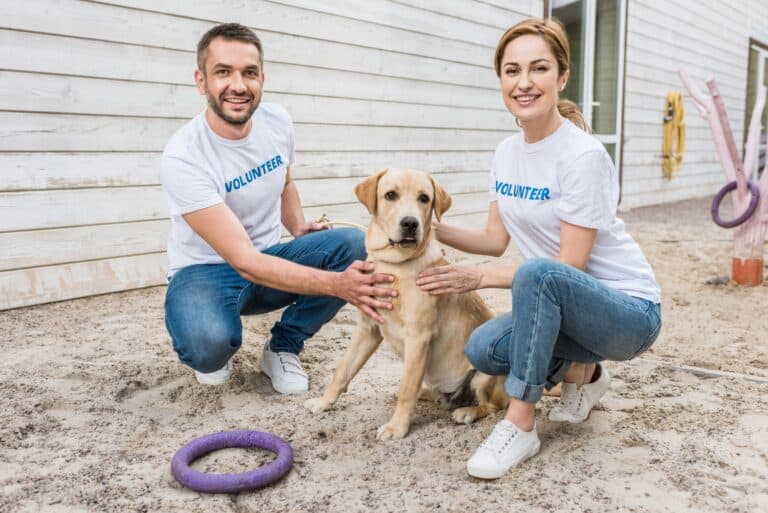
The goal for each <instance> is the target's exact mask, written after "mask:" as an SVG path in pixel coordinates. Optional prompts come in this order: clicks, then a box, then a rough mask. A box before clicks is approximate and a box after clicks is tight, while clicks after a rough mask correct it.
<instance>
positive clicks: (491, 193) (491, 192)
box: [488, 155, 499, 202]
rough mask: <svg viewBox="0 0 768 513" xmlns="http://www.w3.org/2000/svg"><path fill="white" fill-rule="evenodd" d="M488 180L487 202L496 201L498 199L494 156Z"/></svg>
mask: <svg viewBox="0 0 768 513" xmlns="http://www.w3.org/2000/svg"><path fill="white" fill-rule="evenodd" d="M489 180H490V183H489V189H488V202H494V201H498V200H499V198H498V197H497V196H496V155H494V156H493V161H492V162H491V174H490V175H489Z"/></svg>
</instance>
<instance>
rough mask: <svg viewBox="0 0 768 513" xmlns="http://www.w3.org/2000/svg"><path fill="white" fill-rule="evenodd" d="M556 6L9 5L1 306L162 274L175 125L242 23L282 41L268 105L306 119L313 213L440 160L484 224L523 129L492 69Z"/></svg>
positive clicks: (406, 1)
mask: <svg viewBox="0 0 768 513" xmlns="http://www.w3.org/2000/svg"><path fill="white" fill-rule="evenodd" d="M542 9H543V3H542V2H541V1H540V0H536V1H534V0H531V1H509V2H507V1H503V0H493V1H491V0H484V1H479V0H478V1H473V0H443V1H441V2H427V1H417V0H400V1H394V0H392V1H388V0H366V1H365V2H360V1H358V0H332V1H331V0H329V1H323V2H321V1H316V0H275V1H253V2H241V1H235V0H220V1H206V2H191V1H186V0H175V1H174V0H169V1H163V2H157V1H155V0H112V1H103V2H99V3H91V2H79V1H75V0H37V1H35V2H2V3H0V20H2V24H0V27H2V28H0V47H2V48H3V51H2V52H1V53H0V69H1V70H3V71H0V170H1V171H0V309H6V308H13V307H18V306H24V305H31V304H35V303H42V302H48V301H56V300H62V299H68V298H73V297H79V296H85V295H91V294H99V293H105V292H112V291H118V290H125V289H130V288H137V287H145V286H149V285H156V284H160V283H163V274H164V271H165V268H166V258H165V253H164V251H165V243H166V241H165V239H166V233H167V229H168V221H167V212H166V205H165V200H164V197H163V195H162V191H161V189H160V186H159V182H158V164H159V157H160V152H161V151H162V148H163V146H164V145H165V142H166V141H167V140H168V138H169V137H170V135H171V134H172V133H173V132H174V131H175V130H176V129H177V128H178V127H179V126H181V125H182V124H183V123H184V122H186V120H188V119H189V118H191V117H192V116H194V115H195V114H196V113H197V112H199V111H200V110H201V109H202V108H203V106H204V104H203V101H202V100H201V98H200V97H199V96H198V95H197V93H196V91H195V89H194V87H193V85H192V84H193V81H192V72H193V69H194V66H195V56H194V52H193V49H194V47H195V45H196V43H197V40H198V38H199V37H200V35H201V34H202V33H203V32H205V31H206V30H207V29H208V28H210V27H211V26H213V25H214V24H215V23H219V22H225V21H233V20H234V21H239V22H241V23H244V24H246V25H248V26H250V27H252V28H254V29H255V30H256V31H257V33H258V34H259V35H260V36H261V38H262V39H263V42H264V46H265V57H266V63H265V69H266V73H267V83H266V89H267V93H266V94H265V100H266V101H274V102H279V103H281V104H283V105H284V106H285V107H286V108H287V109H288V111H289V112H290V113H291V115H292V116H293V119H294V122H295V127H296V145H297V150H298V164H297V166H296V167H295V169H294V174H295V176H296V177H297V178H298V184H299V189H300V192H301V195H302V198H303V201H304V204H305V206H306V207H307V212H308V215H309V216H317V215H319V214H320V213H322V212H326V213H328V214H329V215H330V216H331V217H333V218H335V219H339V220H342V219H344V220H351V221H361V220H363V221H364V220H365V215H364V211H363V209H362V207H360V206H359V205H358V204H357V203H356V202H355V199H354V197H353V192H352V188H353V184H354V183H356V182H357V181H359V180H360V179H361V178H362V177H364V176H367V175H369V174H370V173H371V172H373V171H375V170H377V169H379V168H382V167H386V166H398V165H400V166H411V167H418V168H424V169H427V170H430V171H432V172H433V173H435V174H436V176H437V177H438V179H439V180H440V181H441V182H442V183H443V184H444V185H446V186H447V188H448V190H449V191H450V192H451V193H452V194H454V195H455V198H454V199H455V201H454V205H455V207H454V208H453V209H452V210H451V211H450V212H449V214H450V215H452V216H454V220H456V221H458V222H465V223H472V222H477V220H478V219H481V218H484V214H482V213H483V212H485V209H486V208H487V203H486V192H485V189H486V184H487V170H488V167H489V165H490V160H491V156H492V152H493V149H494V147H495V146H496V144H497V143H498V141H500V140H501V139H502V138H503V137H505V136H506V135H508V133H509V131H510V130H512V129H513V125H512V119H511V117H510V116H509V115H508V113H507V112H506V111H505V110H504V107H503V104H502V102H501V100H500V96H499V93H498V89H497V79H496V77H495V75H494V73H493V70H492V64H491V60H492V55H493V50H494V47H495V44H496V41H497V39H498V37H499V35H500V34H501V32H502V31H503V29H505V28H506V27H508V26H509V25H511V24H512V23H514V22H515V21H517V20H518V19H520V18H522V17H525V16H528V15H541V13H542Z"/></svg>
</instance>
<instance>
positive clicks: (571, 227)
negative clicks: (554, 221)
mask: <svg viewBox="0 0 768 513" xmlns="http://www.w3.org/2000/svg"><path fill="white" fill-rule="evenodd" d="M596 239H597V229H595V228H585V227H583V226H578V225H575V224H571V223H566V222H565V221H560V253H559V254H558V255H557V256H556V257H555V260H558V261H560V262H562V263H564V264H568V265H570V266H572V267H575V268H576V269H580V270H582V271H583V270H584V269H586V268H587V262H589V255H590V254H591V253H592V247H593V246H594V245H595V240H596Z"/></svg>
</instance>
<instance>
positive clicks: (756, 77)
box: [744, 44, 768, 180]
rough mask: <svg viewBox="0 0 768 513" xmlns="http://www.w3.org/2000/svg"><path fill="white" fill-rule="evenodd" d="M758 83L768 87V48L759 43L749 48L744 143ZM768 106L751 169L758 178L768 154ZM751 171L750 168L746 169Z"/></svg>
mask: <svg viewBox="0 0 768 513" xmlns="http://www.w3.org/2000/svg"><path fill="white" fill-rule="evenodd" d="M758 84H763V85H764V86H766V87H768V48H766V47H764V46H760V45H758V44H752V45H751V46H750V48H749V71H748V74H747V110H746V112H745V113H744V144H746V142H747V135H748V132H749V122H750V121H751V117H752V109H753V108H754V107H755V100H756V99H757V88H758ZM767 126H768V108H763V113H762V116H760V137H759V138H758V141H759V142H758V149H757V159H756V160H755V167H754V168H752V169H751V171H752V178H753V179H754V180H757V178H758V177H759V176H760V173H761V172H762V170H763V168H764V167H765V160H766V154H768V135H767V134H766V127H767ZM745 171H749V170H745Z"/></svg>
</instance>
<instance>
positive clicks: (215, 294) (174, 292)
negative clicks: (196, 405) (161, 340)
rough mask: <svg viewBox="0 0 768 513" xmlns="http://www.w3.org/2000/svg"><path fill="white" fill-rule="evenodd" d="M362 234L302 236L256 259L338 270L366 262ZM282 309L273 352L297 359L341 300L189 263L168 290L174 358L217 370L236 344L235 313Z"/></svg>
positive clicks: (167, 314)
mask: <svg viewBox="0 0 768 513" xmlns="http://www.w3.org/2000/svg"><path fill="white" fill-rule="evenodd" d="M363 238H364V234H363V232H361V231H360V230H357V229H352V228H341V229H333V230H323V231H319V232H313V233H309V234H307V235H304V236H303V237H299V238H297V239H294V240H291V241H289V242H286V243H283V244H277V245H275V246H272V247H270V248H267V249H265V250H264V251H263V253H265V254H268V255H273V256H276V257H280V258H284V259H286V260H290V261H291V262H295V263H297V264H301V265H305V266H308V267H314V268H317V269H323V270H326V271H337V272H338V271H343V270H344V269H346V268H347V267H349V265H350V264H352V262H354V261H355V260H365V258H366V253H365V245H364V242H363ZM284 306H288V308H287V309H286V310H285V312H283V316H282V318H281V319H280V321H278V322H277V323H275V325H274V327H273V328H272V339H271V342H270V347H271V349H272V350H273V351H285V352H290V353H296V354H298V353H299V352H300V351H301V350H302V349H303V347H304V341H305V340H306V339H308V338H310V337H311V336H312V335H314V334H315V333H316V332H317V331H318V330H319V329H320V328H321V327H322V326H323V324H325V323H326V322H328V321H329V320H331V319H332V318H333V316H334V315H336V312H338V311H339V309H340V308H341V307H342V306H344V301H343V300H341V299H339V298H337V297H331V296H301V295H298V294H293V293H290V292H283V291H280V290H275V289H272V288H269V287H264V286H261V285H257V284H255V283H253V282H250V281H248V280H246V279H245V278H243V277H242V276H240V275H239V274H238V273H237V271H235V270H234V269H233V268H232V267H231V266H230V265H229V264H210V265H192V266H189V267H185V268H183V269H180V270H179V271H177V272H176V274H174V275H173V277H172V278H171V281H170V283H169V284H168V291H167V293H166V296H165V325H166V327H167V328H168V333H169V334H170V335H171V340H172V342H173V349H174V350H175V351H176V353H177V354H178V355H179V359H180V360H181V361H182V362H183V363H185V364H186V365H188V366H190V367H192V368H193V369H195V370H196V371H199V372H213V371H215V370H217V369H220V368H222V367H223V366H224V365H225V364H226V363H227V360H229V358H230V357H231V356H232V355H233V354H234V353H235V352H236V351H237V350H238V349H239V348H240V345H241V344H242V341H243V334H242V331H243V326H242V323H241V322H240V316H241V315H254V314H261V313H266V312H271V311H273V310H277V309H279V308H282V307H284Z"/></svg>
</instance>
